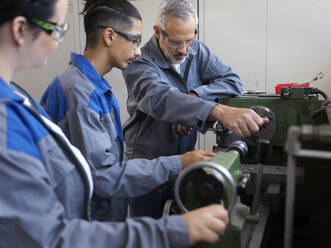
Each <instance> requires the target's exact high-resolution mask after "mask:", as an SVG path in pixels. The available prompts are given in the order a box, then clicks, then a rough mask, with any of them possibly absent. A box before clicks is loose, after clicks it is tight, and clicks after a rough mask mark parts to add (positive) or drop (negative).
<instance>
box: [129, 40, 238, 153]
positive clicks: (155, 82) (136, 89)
mask: <svg viewBox="0 0 331 248" xmlns="http://www.w3.org/2000/svg"><path fill="white" fill-rule="evenodd" d="M123 76H124V79H125V82H126V85H127V89H128V112H129V114H130V118H129V120H128V121H127V122H126V123H125V125H124V134H125V143H126V148H127V149H126V153H127V156H128V157H131V158H133V157H134V158H136V157H143V158H149V159H152V158H155V157H158V156H163V155H174V154H181V153H184V152H187V151H190V150H193V149H194V146H195V142H196V135H197V133H196V129H197V130H199V131H200V132H202V133H204V132H206V130H207V128H208V127H210V125H211V124H212V123H210V122H208V121H207V119H208V116H209V114H210V112H211V110H212V109H213V108H214V107H215V106H216V102H215V100H216V99H219V98H225V97H232V96H235V95H240V94H242V91H243V88H242V83H241V81H240V79H239V77H238V76H237V75H236V74H235V73H234V72H233V71H232V70H231V68H230V67H229V66H227V65H225V64H224V63H223V62H222V61H221V60H220V59H219V58H218V57H217V56H215V55H214V54H213V53H212V52H211V51H210V50H209V49H208V48H207V47H206V46H205V45H204V44H203V43H201V42H200V41H198V40H197V41H195V42H194V44H193V45H192V47H191V48H190V51H189V54H188V56H187V58H186V60H185V61H184V62H183V63H182V64H181V66H180V73H177V71H176V70H175V69H173V67H172V66H171V65H170V64H169V63H168V62H167V60H166V59H165V57H164V56H163V54H162V52H161V50H160V48H159V45H158V41H157V39H156V37H155V36H153V37H152V38H151V40H150V41H149V42H148V43H147V44H146V45H145V46H144V47H143V48H142V56H141V57H140V58H138V59H137V60H136V61H135V62H134V63H133V64H131V65H130V66H129V67H128V69H127V70H125V71H124V72H123ZM191 91H193V92H195V93H196V94H198V96H199V98H196V97H191V96H189V95H188V93H189V92H191ZM172 124H182V125H186V126H190V127H193V128H194V129H195V130H194V131H193V132H192V133H191V135H188V136H183V137H181V138H179V139H177V140H176V139H175V138H174V136H173V134H172V131H171V126H172Z"/></svg>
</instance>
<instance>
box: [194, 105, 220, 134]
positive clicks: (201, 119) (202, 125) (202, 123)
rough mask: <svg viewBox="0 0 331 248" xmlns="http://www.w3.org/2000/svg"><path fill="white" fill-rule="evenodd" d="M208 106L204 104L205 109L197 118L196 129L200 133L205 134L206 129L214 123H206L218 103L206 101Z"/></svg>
mask: <svg viewBox="0 0 331 248" xmlns="http://www.w3.org/2000/svg"><path fill="white" fill-rule="evenodd" d="M206 102H208V104H206V109H205V111H203V112H202V113H201V114H199V115H198V116H197V118H198V124H197V128H198V130H199V131H200V132H201V133H203V134H204V133H206V132H207V130H208V128H210V127H212V126H213V125H214V123H215V121H208V117H209V115H210V112H211V111H212V110H213V109H214V108H215V107H216V105H217V104H218V103H216V102H211V101H206Z"/></svg>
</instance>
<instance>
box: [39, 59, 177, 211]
mask: <svg viewBox="0 0 331 248" xmlns="http://www.w3.org/2000/svg"><path fill="white" fill-rule="evenodd" d="M70 62H71V65H70V66H69V67H68V68H67V70H65V71H64V72H63V73H61V74H60V75H59V76H58V77H56V78H55V79H54V81H53V82H52V83H51V84H50V85H49V87H48V88H47V90H46V91H45V93H44V95H43V97H42V104H43V106H44V107H45V109H46V112H47V113H48V114H49V115H50V117H51V118H52V119H53V121H54V122H55V123H56V124H57V125H59V126H60V127H61V129H62V130H63V132H64V133H65V134H66V135H67V137H68V138H69V140H70V141H71V142H72V144H73V145H75V146H76V147H78V148H79V149H80V150H81V151H82V153H83V154H84V156H85V157H86V158H87V160H88V162H89V164H90V167H91V171H92V175H93V179H94V183H95V185H94V188H95V193H96V194H97V196H99V197H102V198H106V199H105V200H107V199H108V200H110V198H125V197H136V196H139V195H143V194H147V193H149V192H151V191H152V190H153V189H155V188H156V187H158V186H160V185H162V184H163V183H165V182H167V181H168V180H169V179H172V178H175V177H176V176H177V175H178V174H179V172H180V170H181V161H180V159H179V156H170V157H161V158H157V159H154V160H146V159H134V160H128V161H121V160H120V149H121V148H120V146H119V142H118V139H117V137H118V135H117V133H116V132H117V130H116V128H115V117H114V114H113V111H112V107H111V106H110V104H109V102H110V97H111V96H112V91H111V87H110V85H109V84H108V82H107V81H106V80H105V79H104V78H101V77H100V76H99V74H98V73H97V72H96V70H95V69H94V67H93V66H92V64H91V63H90V62H89V61H88V60H87V59H86V58H84V57H83V56H81V55H78V54H75V53H72V54H71V58H70ZM109 205H110V204H104V205H103V206H104V207H105V208H106V206H109ZM102 211H110V210H107V209H104V210H102Z"/></svg>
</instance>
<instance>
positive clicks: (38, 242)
mask: <svg viewBox="0 0 331 248" xmlns="http://www.w3.org/2000/svg"><path fill="white" fill-rule="evenodd" d="M0 123H1V124H0V182H1V187H0V247H15V248H20V247H24V248H25V247H48V248H52V247H63V248H65V247H68V248H74V247H77V248H90V247H95V248H98V247H100V248H106V247H112V248H116V247H118V248H123V247H142V248H145V247H188V234H187V227H186V224H185V221H184V219H183V218H182V217H181V216H170V217H167V218H162V219H159V220H154V219H151V218H135V219H129V220H128V221H126V222H124V223H112V222H96V221H92V222H89V221H88V220H87V219H85V216H86V208H85V207H86V196H87V197H88V198H89V197H90V195H89V191H88V189H89V187H86V184H87V182H86V180H85V179H86V178H85V177H84V176H83V173H81V172H79V171H80V169H79V168H80V167H79V166H80V165H77V164H76V163H74V162H73V161H74V160H73V159H72V158H71V157H68V154H67V153H64V150H65V149H64V148H63V146H61V143H59V142H58V141H57V140H56V139H55V138H54V136H53V135H50V132H49V130H48V129H47V128H45V125H44V124H43V123H42V122H40V121H39V120H38V119H37V118H35V116H34V115H32V114H31V112H29V111H28V110H27V109H26V108H25V107H24V106H23V98H21V97H19V96H18V95H16V94H15V93H14V92H13V90H12V89H11V88H10V87H9V86H8V85H7V84H6V83H5V82H4V81H3V80H2V79H1V78H0ZM53 125H54V124H53ZM58 129H59V128H58ZM81 159H84V158H83V156H81ZM87 168H88V166H87ZM84 178H85V179H84Z"/></svg>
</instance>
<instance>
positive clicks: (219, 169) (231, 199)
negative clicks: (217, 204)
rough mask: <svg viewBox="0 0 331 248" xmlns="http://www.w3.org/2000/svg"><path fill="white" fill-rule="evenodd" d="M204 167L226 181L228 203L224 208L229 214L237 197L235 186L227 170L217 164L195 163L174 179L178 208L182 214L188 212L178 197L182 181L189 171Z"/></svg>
mask: <svg viewBox="0 0 331 248" xmlns="http://www.w3.org/2000/svg"><path fill="white" fill-rule="evenodd" d="M206 167H207V168H211V169H214V170H216V171H217V172H218V173H220V174H221V175H222V176H223V178H224V179H225V180H226V182H227V183H228V185H229V186H230V196H229V203H228V206H227V207H226V209H227V211H228V212H229V213H230V212H231V211H232V209H233V206H234V204H235V201H236V197H237V189H236V184H235V182H234V180H233V177H232V176H231V174H230V172H229V171H228V170H227V169H225V168H224V167H223V166H221V165H219V164H217V163H214V162H198V163H195V164H193V165H191V166H189V167H187V168H186V169H184V170H183V171H182V172H181V173H180V174H179V176H178V177H177V179H176V183H175V201H176V203H177V205H178V207H179V208H180V210H181V211H182V212H184V213H187V212H188V210H187V208H186V207H185V206H184V204H183V201H182V200H181V197H180V185H181V182H182V180H183V179H184V178H185V176H186V175H188V173H190V172H191V171H193V170H196V169H202V168H206Z"/></svg>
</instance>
